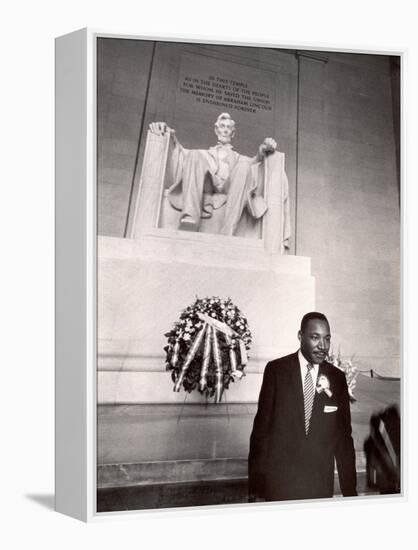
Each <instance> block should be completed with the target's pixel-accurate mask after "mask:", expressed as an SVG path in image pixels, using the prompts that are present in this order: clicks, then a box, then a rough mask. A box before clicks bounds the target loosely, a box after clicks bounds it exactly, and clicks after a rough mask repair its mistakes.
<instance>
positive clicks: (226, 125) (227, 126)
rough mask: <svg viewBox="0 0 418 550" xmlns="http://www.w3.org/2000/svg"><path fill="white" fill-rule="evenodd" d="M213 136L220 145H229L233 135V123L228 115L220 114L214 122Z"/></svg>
mask: <svg viewBox="0 0 418 550" xmlns="http://www.w3.org/2000/svg"><path fill="white" fill-rule="evenodd" d="M215 134H216V136H217V138H218V140H219V141H220V142H221V143H230V142H231V139H232V138H233V137H234V135H235V122H234V121H233V120H232V118H231V115H230V114H229V113H221V114H220V115H219V116H218V118H217V119H216V122H215Z"/></svg>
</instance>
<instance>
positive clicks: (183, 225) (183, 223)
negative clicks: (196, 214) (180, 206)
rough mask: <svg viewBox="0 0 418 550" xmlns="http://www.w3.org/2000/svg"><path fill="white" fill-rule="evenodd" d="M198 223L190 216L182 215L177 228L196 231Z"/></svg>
mask: <svg viewBox="0 0 418 550" xmlns="http://www.w3.org/2000/svg"><path fill="white" fill-rule="evenodd" d="M198 228H199V224H198V223H197V222H196V221H195V220H194V219H193V218H192V217H191V216H183V217H182V218H181V220H180V224H179V229H181V230H182V231H197V230H198Z"/></svg>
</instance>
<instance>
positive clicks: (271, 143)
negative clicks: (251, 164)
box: [258, 138, 277, 160]
mask: <svg viewBox="0 0 418 550" xmlns="http://www.w3.org/2000/svg"><path fill="white" fill-rule="evenodd" d="M276 149H277V142H276V141H275V140H274V139H273V138H266V139H265V140H264V141H263V143H262V144H261V145H260V147H259V148H258V157H259V160H263V158H264V157H265V156H267V155H271V153H274V151H275V150H276Z"/></svg>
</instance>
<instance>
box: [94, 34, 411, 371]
mask: <svg viewBox="0 0 418 550" xmlns="http://www.w3.org/2000/svg"><path fill="white" fill-rule="evenodd" d="M196 56H200V58H201V59H207V60H208V62H210V63H211V64H212V65H213V64H215V65H216V64H218V63H219V64H221V63H223V64H224V65H223V66H224V68H227V67H230V66H233V65H235V66H236V67H237V68H236V69H234V70H235V71H236V72H237V75H238V73H239V74H241V75H242V74H243V72H245V71H248V73H249V74H251V73H252V74H254V71H261V72H262V73H263V75H264V78H265V81H264V84H263V86H264V87H265V88H266V89H267V90H271V89H272V87H273V88H274V89H275V95H274V98H272V104H273V109H272V111H271V117H270V119H269V118H268V117H267V118H266V117H264V118H265V119H266V120H267V122H266V120H264V118H263V120H264V123H263V126H266V125H267V126H269V127H268V129H267V133H270V132H271V133H272V134H273V136H274V137H277V139H278V141H279V148H280V150H281V151H283V152H285V154H286V168H287V173H288V177H289V186H290V194H291V203H292V219H293V238H292V247H291V250H290V252H291V254H297V255H300V256H307V257H310V258H311V259H312V275H313V276H314V277H315V280H316V308H317V309H319V310H322V311H324V312H325V313H326V314H327V315H328V316H329V318H330V321H331V324H332V329H333V336H334V346H335V349H336V350H338V348H339V347H340V348H341V351H342V353H343V354H344V355H348V356H351V355H353V354H355V356H356V360H357V362H358V365H359V366H360V368H362V369H370V368H373V369H376V370H377V371H378V372H379V373H382V374H391V375H398V374H399V372H400V364H399V330H400V325H399V311H400V306H399V285H400V268H399V255H400V252H399V249H400V247H399V239H400V212H399V196H398V194H399V189H398V180H397V173H396V143H395V138H394V126H393V115H392V104H393V102H392V99H393V98H392V88H391V79H390V60H389V58H388V57H386V56H370V55H354V54H341V53H338V54H337V53H322V54H321V55H320V56H318V58H319V59H313V58H312V56H310V57H307V56H304V55H299V56H297V55H295V52H291V51H287V52H284V51H274V50H271V49H258V48H229V47H221V46H198V45H192V44H177V45H171V44H162V43H159V44H154V43H151V42H146V41H134V40H115V39H101V40H100V41H99V45H98V69H99V71H98V133H99V140H98V149H99V158H98V197H99V207H98V227H99V235H100V236H101V237H102V238H105V237H119V238H122V237H124V235H125V234H128V235H129V230H130V221H131V219H132V215H133V211H134V205H135V200H136V195H137V190H138V181H139V174H140V168H141V163H142V158H143V153H144V145H145V143H144V142H145V139H144V136H145V135H146V130H147V126H148V123H149V122H151V121H152V120H167V122H169V123H171V125H172V126H174V127H176V129H177V130H178V137H179V139H180V141H182V143H184V145H185V146H186V147H207V146H208V145H210V144H212V143H213V138H214V136H212V131H213V130H212V127H211V123H210V121H211V120H212V119H213V118H214V117H213V114H217V113H218V111H219V107H215V106H211V105H206V106H205V109H203V110H202V114H201V115H200V117H199V116H198V113H199V110H198V109H197V108H196V107H194V109H193V110H192V111H189V112H188V111H187V107H188V105H187V101H186V100H185V98H184V96H180V95H179V94H178V92H176V89H177V88H176V87H175V86H174V85H173V83H176V84H177V83H178V82H179V78H180V80H184V76H185V75H186V73H187V71H186V69H185V68H184V66H185V65H184V64H185V61H184V60H185V59H186V60H187V59H189V60H190V59H191V61H190V63H191V65H190V66H194V67H196ZM313 57H315V56H313ZM231 64H232V65H231ZM196 70H197V69H196ZM220 70H221V69H220ZM225 70H226V69H225ZM183 73H184V74H183ZM257 74H258V73H257ZM236 79H237V80H238V78H236ZM220 110H231V109H225V108H221V109H220ZM191 113H192V114H193V113H194V116H191ZM231 114H232V115H233V117H234V118H235V119H236V120H237V122H238V128H239V129H241V133H239V132H238V134H237V141H236V149H237V150H239V151H241V152H243V153H245V154H251V152H252V151H253V150H254V148H255V147H256V144H257V143H258V141H259V140H260V137H261V138H263V137H265V130H266V129H265V128H264V127H257V125H256V124H252V123H251V120H252V119H251V114H248V113H247V114H246V113H244V112H237V113H234V112H233V111H232V113H231ZM240 118H241V121H242V122H241V125H240V124H239V121H240ZM186 119H187V120H188V121H189V122H188V125H187V128H184V127H183V128H182V124H181V122H182V120H186ZM136 168H137V169H136ZM294 329H295V333H296V330H297V327H294ZM162 368H163V367H162Z"/></svg>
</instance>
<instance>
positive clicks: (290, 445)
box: [248, 353, 357, 500]
mask: <svg viewBox="0 0 418 550" xmlns="http://www.w3.org/2000/svg"><path fill="white" fill-rule="evenodd" d="M321 374H324V375H325V376H327V377H328V380H329V382H330V389H331V391H332V396H331V397H328V396H327V395H326V393H325V392H323V393H321V394H318V393H317V392H315V398H314V404H313V410H312V416H311V422H310V428H309V432H308V435H306V434H305V424H304V405H303V388H302V380H301V376H300V366H299V360H298V354H297V353H294V354H292V355H288V356H286V357H282V358H281V359H276V360H275V361H271V362H270V363H268V364H267V366H266V369H265V371H264V378H263V383H262V386H261V391H260V398H259V402H258V410H257V414H256V416H255V419H254V426H253V431H252V434H251V439H250V454H249V461H248V462H249V472H248V473H249V476H248V478H249V479H248V481H249V495H250V499H253V498H262V499H265V500H293V499H309V498H327V497H328V498H329V497H331V496H332V494H333V487H334V458H335V460H336V463H337V469H338V476H339V480H340V487H341V491H342V494H343V495H344V496H354V495H356V494H357V493H356V469H355V452H354V445H353V439H352V437H351V415H350V404H349V397H348V391H347V382H346V379H345V375H344V373H343V372H342V371H340V370H339V369H338V368H336V367H334V366H333V365H331V364H330V363H326V362H324V363H322V364H321V365H320V366H319V372H318V376H320V375H321ZM325 406H334V407H338V409H337V410H336V411H335V412H324V407H325Z"/></svg>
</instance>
